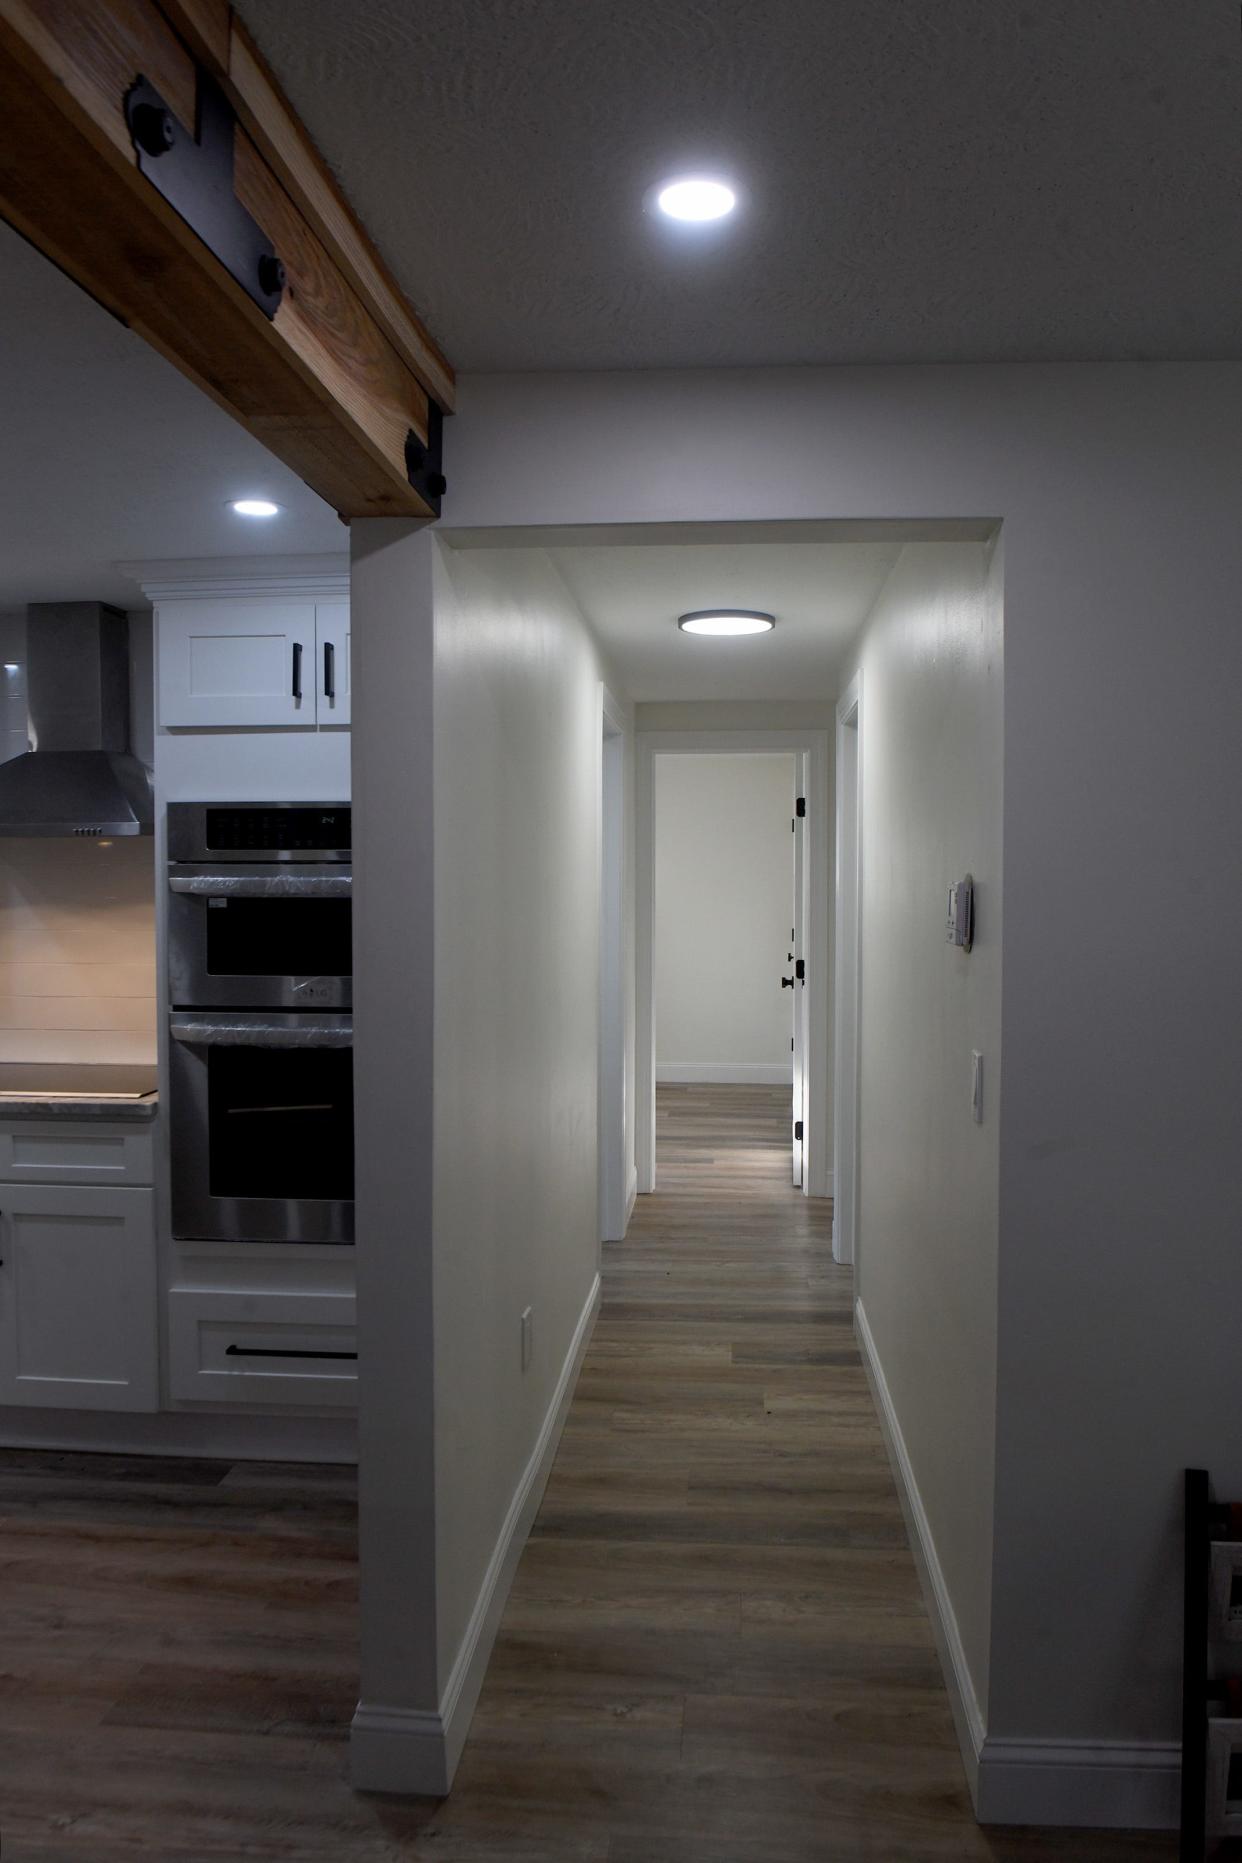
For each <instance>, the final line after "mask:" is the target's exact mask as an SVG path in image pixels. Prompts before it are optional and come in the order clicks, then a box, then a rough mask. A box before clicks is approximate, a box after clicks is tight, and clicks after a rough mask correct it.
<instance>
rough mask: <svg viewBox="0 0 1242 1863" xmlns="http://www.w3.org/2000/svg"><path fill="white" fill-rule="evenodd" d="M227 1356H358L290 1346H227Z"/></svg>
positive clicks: (354, 1353)
mask: <svg viewBox="0 0 1242 1863" xmlns="http://www.w3.org/2000/svg"><path fill="white" fill-rule="evenodd" d="M224 1356H225V1358H357V1356H358V1354H357V1353H356V1352H296V1351H294V1350H292V1349H291V1348H290V1347H288V1346H238V1345H232V1346H225V1348H224Z"/></svg>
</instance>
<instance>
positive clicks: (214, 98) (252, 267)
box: [125, 66, 285, 317]
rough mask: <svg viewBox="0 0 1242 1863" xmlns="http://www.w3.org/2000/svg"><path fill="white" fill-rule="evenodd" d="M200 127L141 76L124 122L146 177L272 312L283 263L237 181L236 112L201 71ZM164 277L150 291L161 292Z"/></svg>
mask: <svg viewBox="0 0 1242 1863" xmlns="http://www.w3.org/2000/svg"><path fill="white" fill-rule="evenodd" d="M195 79H196V90H195V103H194V112H195V118H196V121H195V124H194V131H193V134H192V135H191V134H190V132H189V131H188V130H187V129H186V128H185V127H184V126H183V125H182V124H181V123H180V122H179V121H178V120H177V118H176V117H175V116H174V115H173V112H172V111H171V110H170V109H169V107H168V105H167V104H166V103H165V101H164V99H163V98H162V97H161V95H160V93H159V92H158V91H157V90H156V88H155V86H154V84H150V83H148V81H147V79H146V78H144V77H143V76H142V75H141V73H139V75H138V76H137V77H136V78H135V79H134V82H133V83H132V84H131V85H130V87H129V89H128V90H127V91H126V93H125V121H126V123H127V124H128V125H129V133H130V136H131V138H132V140H133V144H134V149H135V152H136V153H137V156H138V172H139V173H140V174H143V175H145V176H146V178H147V180H148V181H149V182H150V183H151V185H152V187H153V188H155V189H156V191H157V192H158V193H160V194H162V195H163V197H164V199H165V200H166V201H167V202H168V205H169V206H170V207H171V208H173V209H174V211H175V212H176V213H178V214H180V216H181V218H182V219H183V220H184V221H185V223H186V225H187V226H188V227H191V228H192V229H193V230H194V232H196V233H197V234H198V237H199V238H200V239H201V240H202V242H203V244H204V245H205V246H206V247H207V250H208V251H209V252H211V253H213V254H214V255H215V257H216V258H217V259H219V261H220V263H221V265H222V266H223V267H224V269H225V270H226V271H227V272H228V273H229V275H230V276H231V277H232V278H235V279H236V280H237V283H238V284H239V285H240V286H241V288H242V290H243V291H244V292H245V293H246V295H247V296H248V297H250V298H253V300H254V302H255V303H256V304H257V305H258V307H259V309H260V310H261V311H262V312H263V313H264V315H265V316H267V317H274V316H275V315H276V312H277V311H278V310H279V308H280V299H281V294H282V292H283V291H284V288H285V268H284V266H283V265H282V264H281V262H280V260H279V259H278V258H277V256H276V251H275V248H274V247H273V245H272V242H271V240H270V239H269V238H268V237H267V234H266V233H265V232H264V231H263V228H262V227H261V226H260V225H259V223H258V221H257V220H254V219H252V218H251V216H250V215H249V214H248V213H247V212H246V209H245V208H244V207H243V206H242V204H241V202H240V201H239V200H238V198H237V194H236V192H235V190H234V186H233V137H234V132H235V130H236V127H237V116H236V113H235V112H234V109H233V106H232V104H231V103H230V102H229V100H228V98H227V97H226V96H225V94H224V92H223V91H222V90H221V89H220V86H219V85H218V84H217V83H216V81H215V79H214V78H213V77H211V76H210V75H209V73H208V72H206V71H204V70H203V69H202V67H201V66H198V67H196V69H195ZM158 288H159V287H158V282H157V283H153V285H152V289H153V290H158Z"/></svg>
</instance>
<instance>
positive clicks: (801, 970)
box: [794, 957, 806, 983]
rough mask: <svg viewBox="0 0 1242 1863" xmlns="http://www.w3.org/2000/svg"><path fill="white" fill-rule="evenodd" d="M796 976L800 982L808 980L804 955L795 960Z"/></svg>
mask: <svg viewBox="0 0 1242 1863" xmlns="http://www.w3.org/2000/svg"><path fill="white" fill-rule="evenodd" d="M794 976H795V977H796V978H797V979H798V982H799V983H805V982H806V959H805V958H804V957H800V958H798V959H797V961H796V962H795V964H794Z"/></svg>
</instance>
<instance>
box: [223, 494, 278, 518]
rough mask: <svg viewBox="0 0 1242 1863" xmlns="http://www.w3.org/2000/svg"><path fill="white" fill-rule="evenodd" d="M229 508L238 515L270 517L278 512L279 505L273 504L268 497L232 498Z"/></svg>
mask: <svg viewBox="0 0 1242 1863" xmlns="http://www.w3.org/2000/svg"><path fill="white" fill-rule="evenodd" d="M229 509H230V511H236V513H237V515H238V517H249V518H271V517H275V516H276V514H277V513H278V512H279V510H280V506H279V505H275V504H273V503H272V501H271V499H270V498H234V499H233V500H232V501H231V503H230V505H229Z"/></svg>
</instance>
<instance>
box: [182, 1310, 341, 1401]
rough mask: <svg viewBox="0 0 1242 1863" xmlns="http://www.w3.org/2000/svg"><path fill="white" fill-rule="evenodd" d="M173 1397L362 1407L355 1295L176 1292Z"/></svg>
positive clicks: (191, 1399) (198, 1399) (183, 1399)
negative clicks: (359, 1393)
mask: <svg viewBox="0 0 1242 1863" xmlns="http://www.w3.org/2000/svg"><path fill="white" fill-rule="evenodd" d="M168 1392H169V1396H170V1397H171V1398H173V1399H174V1401H177V1402H183V1401H185V1400H187V1399H188V1400H190V1401H198V1402H200V1403H208V1404H246V1405H264V1404H307V1405H312V1406H313V1407H314V1408H316V1409H335V1408H336V1407H338V1406H341V1405H353V1404H355V1403H356V1402H357V1392H358V1350H357V1337H356V1334H355V1332H354V1297H353V1295H352V1294H345V1293H286V1292H285V1291H284V1290H277V1289H269V1288H244V1289H242V1288H238V1289H224V1288H206V1287H173V1288H170V1289H169V1292H168Z"/></svg>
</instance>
